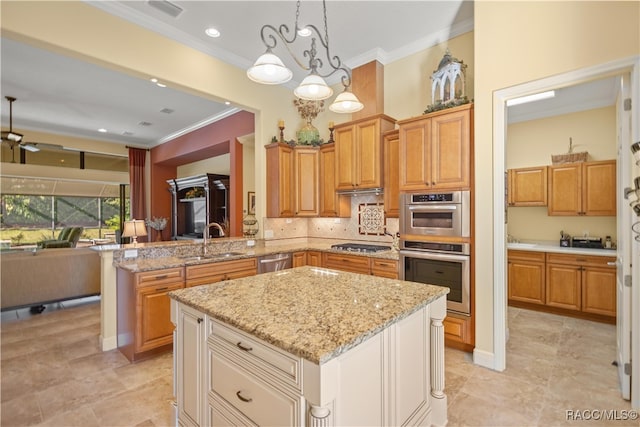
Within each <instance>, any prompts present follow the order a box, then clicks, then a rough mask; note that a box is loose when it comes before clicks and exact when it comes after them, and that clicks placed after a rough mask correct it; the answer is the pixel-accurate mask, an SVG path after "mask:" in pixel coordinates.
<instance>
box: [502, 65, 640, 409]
mask: <svg viewBox="0 0 640 427" xmlns="http://www.w3.org/2000/svg"><path fill="white" fill-rule="evenodd" d="M625 73H631V98H632V99H633V104H635V105H638V103H639V99H638V98H640V96H639V95H638V91H639V88H638V85H639V80H640V79H639V73H640V61H639V59H638V58H632V59H628V60H623V61H616V62H613V63H608V64H604V65H601V66H597V67H592V68H588V69H582V70H578V71H574V72H570V73H566V74H562V75H558V76H554V77H550V78H546V79H542V80H538V81H535V82H529V83H526V84H523V85H519V86H514V87H511V88H508V89H504V90H500V91H497V92H495V93H494V96H493V112H494V114H493V117H494V122H493V130H494V145H493V148H494V153H493V154H494V182H493V188H494V195H496V196H495V197H494V204H493V207H494V235H493V244H494V265H493V267H494V279H495V280H494V282H495V285H494V286H495V288H494V290H495V292H494V319H493V320H494V355H493V356H494V360H493V365H494V369H496V370H503V369H505V367H506V341H507V340H506V338H507V289H506V285H507V275H506V266H507V262H506V235H507V233H506V231H507V226H506V222H505V220H506V209H505V200H504V195H505V194H506V193H505V172H506V162H505V159H506V132H507V121H506V118H507V111H506V108H507V107H506V101H507V100H509V99H514V98H518V97H521V96H525V95H530V94H533V93H539V92H543V91H547V90H551V89H555V88H560V87H567V86H571V85H574V84H576V83H579V82H584V81H589V80H595V79H598V78H602V77H606V76H612V75H622V74H625ZM636 116H637V114H636ZM638 126H639V123H638V119H637V117H633V118H632V119H631V126H630V127H631V130H630V136H632V137H633V138H635V139H638V132H639V131H638ZM630 143H631V141H629V142H628V143H627V144H626V146H627V147H628V146H629V145H630ZM630 154H631V153H630V151H629V150H621V153H620V157H621V158H622V159H623V160H622V161H623V162H627V163H630V162H631V160H630ZM622 192H623V189H622V188H618V195H620V194H622ZM619 197H622V196H619ZM625 239H626V240H627V241H629V242H630V243H629V244H630V245H631V246H632V247H635V246H637V243H634V242H632V240H633V239H632V235H631V232H630V231H627V233H623V234H622V235H620V236H618V240H619V241H620V240H622V241H625ZM636 253H637V248H635V249H634V251H633V254H634V256H635V254H636ZM634 269H636V270H638V267H637V266H634ZM639 271H640V270H639ZM637 282H638V274H637V273H636V271H634V275H633V286H632V293H633V297H632V300H634V301H635V304H634V305H635V306H634V307H633V309H632V316H633V317H632V324H639V323H638V319H640V317H639V313H638V311H639V310H638V309H639V308H640V307H638V306H639V305H640V304H638V300H639V298H638V295H639V291H638V283H637ZM633 322H635V323H633ZM639 335H640V334H639V333H638V331H637V330H636V331H632V337H631V346H632V350H631V351H632V353H633V354H638V353H637V351H638V350H640V348H639V347H640V344H639V343H638V340H639V338H638V337H639ZM634 351H635V352H634ZM633 363H634V364H638V358H637V357H636V358H635V360H634V361H633ZM634 368H636V369H635V372H636V373H635V374H634V377H633V378H632V381H631V382H632V391H631V394H632V406H633V407H638V406H640V384H639V382H640V381H639V379H640V375H639V374H638V371H640V369H639V367H638V366H634ZM633 371H634V370H633V369H632V372H633Z"/></svg>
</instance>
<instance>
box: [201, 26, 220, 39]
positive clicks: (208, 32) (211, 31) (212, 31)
mask: <svg viewBox="0 0 640 427" xmlns="http://www.w3.org/2000/svg"><path fill="white" fill-rule="evenodd" d="M204 32H205V34H206V35H208V36H209V37H214V38H215V37H220V31H218V30H217V29H215V28H213V27H209V28H207V29H206V30H204Z"/></svg>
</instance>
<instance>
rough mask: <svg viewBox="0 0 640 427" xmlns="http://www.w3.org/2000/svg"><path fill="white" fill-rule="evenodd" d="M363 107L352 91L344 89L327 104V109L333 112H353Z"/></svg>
mask: <svg viewBox="0 0 640 427" xmlns="http://www.w3.org/2000/svg"><path fill="white" fill-rule="evenodd" d="M363 108H364V105H363V104H362V102H360V101H359V100H358V98H357V97H356V96H355V95H354V94H353V93H352V92H349V91H347V90H346V89H345V90H344V92H342V93H341V94H340V95H338V96H336V99H335V100H334V101H333V104H331V105H330V106H329V110H331V111H333V112H334V113H355V112H356V111H360V110H362V109H363Z"/></svg>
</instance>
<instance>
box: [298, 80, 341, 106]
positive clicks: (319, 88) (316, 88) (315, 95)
mask: <svg viewBox="0 0 640 427" xmlns="http://www.w3.org/2000/svg"><path fill="white" fill-rule="evenodd" d="M293 93H294V95H295V96H297V97H298V98H301V99H308V100H311V101H320V100H323V99H327V98H329V97H330V96H331V95H333V89H331V88H330V87H329V86H327V83H326V82H325V81H324V79H323V78H322V77H320V76H319V75H317V74H309V75H308V76H307V77H305V78H304V80H302V83H300V86H298V87H297V88H296V89H295V90H294V91H293Z"/></svg>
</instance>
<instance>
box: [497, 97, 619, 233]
mask: <svg viewBox="0 0 640 427" xmlns="http://www.w3.org/2000/svg"><path fill="white" fill-rule="evenodd" d="M569 138H572V139H573V147H574V150H573V151H574V152H582V151H587V152H588V153H589V160H611V159H615V158H616V109H615V107H604V108H597V109H593V110H587V111H581V112H577V113H572V114H563V115H559V116H555V117H548V118H544V119H539V120H529V121H526V122H520V123H515V124H512V125H510V126H509V127H508V129H507V149H506V152H507V163H506V165H507V168H509V169H511V168H523V167H529V166H545V165H550V164H551V155H552V154H564V153H566V152H567V150H568V147H569ZM507 218H508V223H507V231H508V233H509V234H510V235H511V236H513V237H514V238H516V239H518V240H537V241H540V240H548V241H557V240H558V239H559V238H560V231H561V230H562V231H564V232H565V234H569V235H570V236H583V235H584V234H585V233H587V234H588V235H589V236H595V237H602V238H604V237H605V236H611V237H612V239H613V240H614V241H616V218H615V217H610V216H607V217H584V216H581V217H578V216H575V217H566V216H548V215H547V208H546V207H510V208H509V209H508V214H507Z"/></svg>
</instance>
